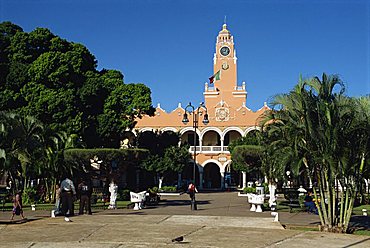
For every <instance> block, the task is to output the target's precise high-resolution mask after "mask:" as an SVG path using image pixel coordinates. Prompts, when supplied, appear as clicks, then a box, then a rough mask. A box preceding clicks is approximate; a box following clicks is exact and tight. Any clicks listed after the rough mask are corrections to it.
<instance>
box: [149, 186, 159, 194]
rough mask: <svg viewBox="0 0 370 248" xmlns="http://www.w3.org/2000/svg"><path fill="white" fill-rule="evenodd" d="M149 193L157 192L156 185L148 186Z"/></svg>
mask: <svg viewBox="0 0 370 248" xmlns="http://www.w3.org/2000/svg"><path fill="white" fill-rule="evenodd" d="M148 191H149V192H150V193H158V187H153V188H148Z"/></svg>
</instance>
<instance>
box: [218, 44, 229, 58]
mask: <svg viewBox="0 0 370 248" xmlns="http://www.w3.org/2000/svg"><path fill="white" fill-rule="evenodd" d="M220 53H221V55H223V56H227V55H229V53H230V48H228V47H227V46H224V47H221V49H220Z"/></svg>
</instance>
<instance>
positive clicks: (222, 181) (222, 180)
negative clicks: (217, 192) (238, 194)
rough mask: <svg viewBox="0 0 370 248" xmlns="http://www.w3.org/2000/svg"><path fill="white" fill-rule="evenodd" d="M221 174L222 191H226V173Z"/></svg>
mask: <svg viewBox="0 0 370 248" xmlns="http://www.w3.org/2000/svg"><path fill="white" fill-rule="evenodd" d="M220 174H221V189H224V188H225V172H224V171H220Z"/></svg>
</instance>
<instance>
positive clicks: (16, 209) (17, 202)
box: [11, 192, 25, 220]
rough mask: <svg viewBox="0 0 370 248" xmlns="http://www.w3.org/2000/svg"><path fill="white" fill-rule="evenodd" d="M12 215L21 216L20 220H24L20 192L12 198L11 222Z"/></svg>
mask: <svg viewBox="0 0 370 248" xmlns="http://www.w3.org/2000/svg"><path fill="white" fill-rule="evenodd" d="M14 215H21V216H22V219H25V217H24V215H23V209H22V192H18V193H17V194H16V195H15V196H14V198H13V214H12V218H11V220H13V219H14Z"/></svg>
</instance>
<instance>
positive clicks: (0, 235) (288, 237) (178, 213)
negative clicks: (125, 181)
mask: <svg viewBox="0 0 370 248" xmlns="http://www.w3.org/2000/svg"><path fill="white" fill-rule="evenodd" d="M162 200H163V201H161V203H160V204H159V205H158V206H153V207H148V208H145V209H143V210H140V211H134V210H132V209H118V210H104V211H99V212H94V214H93V215H92V216H90V215H83V216H75V217H72V220H73V222H65V221H64V220H63V218H62V217H57V218H50V217H48V216H49V214H50V213H48V212H46V211H34V212H26V213H25V214H26V216H27V218H29V221H27V222H25V223H23V224H9V222H8V221H7V219H9V217H10V213H9V212H7V213H0V220H2V221H3V222H2V223H6V224H0V247H179V246H181V247H184V246H187V247H312V246H318V245H321V246H324V247H370V237H367V236H356V235H343V234H330V233H321V232H303V231H298V230H289V229H284V228H283V227H282V225H281V224H279V223H276V222H273V221H272V220H273V217H271V215H270V213H269V212H265V213H252V212H249V210H248V208H247V207H246V199H245V198H244V197H237V194H236V193H235V192H231V193H208V194H198V195H197V200H198V201H199V204H198V209H199V210H198V211H191V210H190V206H189V202H188V196H187V195H182V196H166V197H162ZM286 214H287V217H289V218H287V220H289V221H290V222H292V220H294V219H295V220H303V219H304V220H306V219H305V218H303V217H301V216H304V217H307V219H310V218H312V221H316V219H317V216H315V215H309V214H306V213H299V214H289V213H286ZM282 217H283V218H285V217H284V214H283V213H282ZM310 223H311V220H309V221H305V223H303V224H310ZM300 224H302V223H300ZM176 237H183V241H182V242H176V241H175V242H172V240H173V239H175V238H176Z"/></svg>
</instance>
